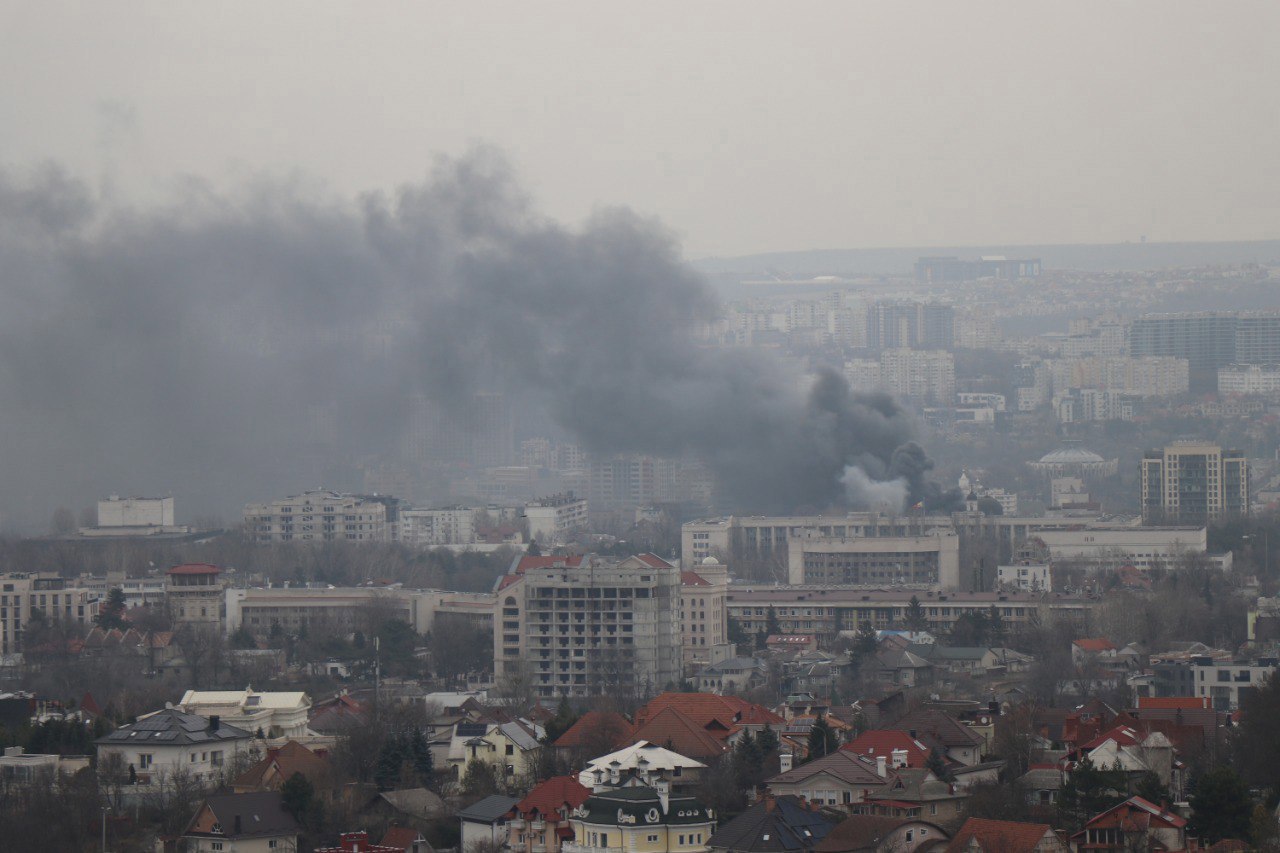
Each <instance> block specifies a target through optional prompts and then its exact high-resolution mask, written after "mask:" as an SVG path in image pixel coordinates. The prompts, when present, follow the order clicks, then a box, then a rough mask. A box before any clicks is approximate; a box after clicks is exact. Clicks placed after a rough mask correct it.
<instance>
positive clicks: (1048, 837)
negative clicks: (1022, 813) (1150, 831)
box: [945, 817, 1185, 853]
mask: <svg viewBox="0 0 1280 853" xmlns="http://www.w3.org/2000/svg"><path fill="white" fill-rule="evenodd" d="M1070 849H1071V848H1070V847H1068V846H1067V843H1066V842H1065V841H1063V840H1062V838H1060V837H1059V836H1058V834H1057V833H1056V832H1054V830H1053V827H1052V826H1050V825H1049V824H1047V823H1021V822H1017V821H1011V820H990V819H988V818H981V817H971V818H969V819H968V820H966V821H965V822H964V824H963V825H961V827H960V829H959V830H957V831H956V834H955V837H954V838H952V839H951V843H950V844H948V845H947V848H946V851H945V853H1068V851H1069V850H1070ZM1143 849H1145V848H1143ZM1169 849H1176V850H1183V849H1185V848H1184V847H1177V848H1169Z"/></svg>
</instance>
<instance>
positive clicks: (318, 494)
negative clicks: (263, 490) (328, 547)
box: [244, 489, 395, 543]
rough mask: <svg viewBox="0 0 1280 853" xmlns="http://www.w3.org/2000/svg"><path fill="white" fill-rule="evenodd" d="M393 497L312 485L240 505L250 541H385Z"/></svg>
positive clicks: (390, 534) (390, 528) (391, 525)
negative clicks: (283, 495)
mask: <svg viewBox="0 0 1280 853" xmlns="http://www.w3.org/2000/svg"><path fill="white" fill-rule="evenodd" d="M393 503H395V501H394V499H388V498H379V497H376V496H364V495H347V494H340V493H338V492H332V491H329V490H328V489H316V490H314V491H309V492H303V493H302V494H300V495H291V496H289V497H287V498H282V499H280V500H278V501H272V502H271V503H265V504H249V505H248V506H246V507H245V508H244V524H245V533H246V535H247V536H248V537H249V539H250V541H253V542H261V543H265V542H336V541H348V542H387V541H390V540H391V539H393V538H395V537H394V536H393V531H394V523H395V520H394V519H390V518H388V515H389V510H390V514H394V512H395V510H394V508H393V507H392V506H390V505H389V504H393Z"/></svg>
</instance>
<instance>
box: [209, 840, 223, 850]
mask: <svg viewBox="0 0 1280 853" xmlns="http://www.w3.org/2000/svg"><path fill="white" fill-rule="evenodd" d="M209 847H210V849H213V850H221V849H222V842H221V841H214V842H213V843H211V844H210V845H209Z"/></svg>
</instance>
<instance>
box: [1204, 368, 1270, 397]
mask: <svg viewBox="0 0 1280 853" xmlns="http://www.w3.org/2000/svg"><path fill="white" fill-rule="evenodd" d="M1277 392H1280V365H1276V364H1231V365H1227V366H1226V367H1220V368H1218V393H1219V394H1275V393H1277Z"/></svg>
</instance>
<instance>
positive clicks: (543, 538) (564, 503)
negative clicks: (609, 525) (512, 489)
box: [524, 492, 587, 544]
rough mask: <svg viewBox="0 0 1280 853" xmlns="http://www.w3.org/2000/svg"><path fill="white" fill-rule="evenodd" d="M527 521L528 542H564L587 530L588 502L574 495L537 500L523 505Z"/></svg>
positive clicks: (567, 494)
mask: <svg viewBox="0 0 1280 853" xmlns="http://www.w3.org/2000/svg"><path fill="white" fill-rule="evenodd" d="M524 516H525V518H526V519H528V521H529V538H530V539H531V540H534V541H537V542H539V543H543V544H545V543H548V542H550V543H559V542H564V541H566V540H567V539H568V538H569V537H571V536H572V535H573V534H574V533H575V532H577V531H580V530H585V529H586V527H587V499H586V498H579V497H575V496H574V494H573V492H566V493H565V494H562V495H552V496H550V497H546V498H539V499H538V500H535V501H530V502H529V503H527V504H525V505H524Z"/></svg>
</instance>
